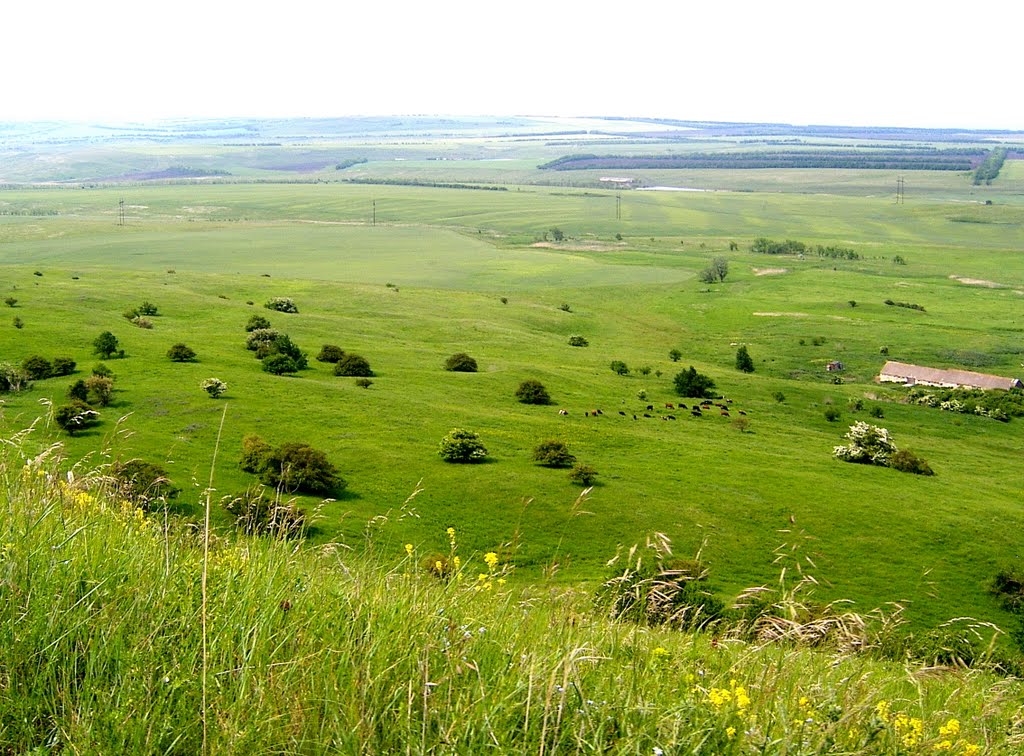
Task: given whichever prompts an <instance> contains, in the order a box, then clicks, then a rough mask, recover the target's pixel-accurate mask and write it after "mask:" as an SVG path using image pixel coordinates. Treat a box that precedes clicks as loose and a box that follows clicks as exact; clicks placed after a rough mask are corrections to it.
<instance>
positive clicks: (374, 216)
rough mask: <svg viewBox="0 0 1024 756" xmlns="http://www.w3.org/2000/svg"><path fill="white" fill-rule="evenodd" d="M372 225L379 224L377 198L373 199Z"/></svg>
mask: <svg viewBox="0 0 1024 756" xmlns="http://www.w3.org/2000/svg"><path fill="white" fill-rule="evenodd" d="M371 225H374V226H376V225H377V200H373V222H372V224H371Z"/></svg>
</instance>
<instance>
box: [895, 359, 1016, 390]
mask: <svg viewBox="0 0 1024 756" xmlns="http://www.w3.org/2000/svg"><path fill="white" fill-rule="evenodd" d="M878 380H879V381H880V382H881V383H903V384H905V385H907V386H938V387H940V388H958V387H961V386H962V387H964V388H978V389H1012V388H1021V386H1022V384H1021V382H1020V379H1018V378H1003V377H1002V376H999V375H988V374H986V373H973V372H971V371H970V370H939V369H938V368H930V367H922V366H921V365H908V364H907V363H905V362H894V361H893V360H889V361H888V362H886V363H885V365H884V366H883V367H882V371H881V372H880V373H879V374H878Z"/></svg>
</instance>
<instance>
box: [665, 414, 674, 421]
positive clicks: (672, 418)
mask: <svg viewBox="0 0 1024 756" xmlns="http://www.w3.org/2000/svg"><path fill="white" fill-rule="evenodd" d="M665 417H667V418H668V419H669V420H675V419H676V416H675V415H666V416H665Z"/></svg>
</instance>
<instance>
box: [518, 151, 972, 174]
mask: <svg viewBox="0 0 1024 756" xmlns="http://www.w3.org/2000/svg"><path fill="white" fill-rule="evenodd" d="M984 156H985V150H981V149H976V148H967V147H964V148H952V149H946V150H937V149H934V148H925V147H921V148H916V147H915V148H905V149H902V150H893V149H884V150H882V149H872V150H850V149H836V150H828V149H824V150H799V149H793V150H757V151H748V152H691V153H684V154H679V155H566V156H564V157H560V158H557V159H555V160H552V161H551V162H548V163H544V164H543V165H540V166H538V168H540V169H541V170H553V171H577V170H590V169H600V170H624V169H651V168H675V169H679V168H694V169H707V168H712V169H721V168H733V169H748V168H849V169H862V170H863V169H869V170H876V169H879V170H880V169H886V170H918V171H970V170H973V169H974V166H975V165H977V164H978V162H979V161H981V160H982V159H983V158H984Z"/></svg>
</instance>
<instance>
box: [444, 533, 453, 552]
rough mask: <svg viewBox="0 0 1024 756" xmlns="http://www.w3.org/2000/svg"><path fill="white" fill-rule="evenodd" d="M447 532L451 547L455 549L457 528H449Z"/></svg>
mask: <svg viewBox="0 0 1024 756" xmlns="http://www.w3.org/2000/svg"><path fill="white" fill-rule="evenodd" d="M445 533H447V534H448V543H449V544H451V547H452V548H453V549H454V548H455V528H448V529H447V530H445Z"/></svg>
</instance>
